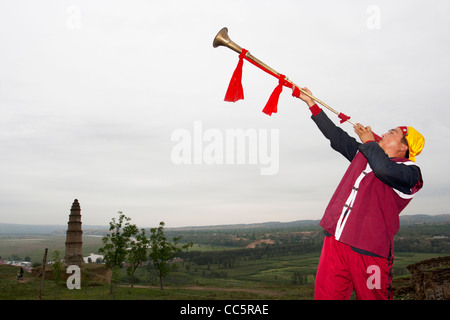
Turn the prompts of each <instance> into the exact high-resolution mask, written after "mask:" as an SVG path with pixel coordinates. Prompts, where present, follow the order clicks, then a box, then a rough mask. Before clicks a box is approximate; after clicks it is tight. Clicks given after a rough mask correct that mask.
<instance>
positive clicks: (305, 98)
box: [292, 87, 316, 108]
mask: <svg viewBox="0 0 450 320" xmlns="http://www.w3.org/2000/svg"><path fill="white" fill-rule="evenodd" d="M301 89H302V90H303V91H305V92H307V93H309V94H310V95H312V93H311V91H310V90H309V89H308V88H306V87H305V88H301ZM294 90H295V87H292V91H294ZM299 98H300V99H302V100H303V101H305V102H306V104H307V105H308V107H310V108H311V107H312V106H313V105H315V104H316V102H315V101H314V100H313V99H311V98H310V97H308V96H307V95H306V94H304V93H303V92H301V91H300V96H299Z"/></svg>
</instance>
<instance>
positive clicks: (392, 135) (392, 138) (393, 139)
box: [378, 127, 408, 156]
mask: <svg viewBox="0 0 450 320" xmlns="http://www.w3.org/2000/svg"><path fill="white" fill-rule="evenodd" d="M402 139H403V131H402V129H400V128H399V127H397V128H395V129H391V130H389V131H388V132H387V133H385V134H383V135H382V136H381V140H380V141H379V142H378V144H379V145H380V147H381V148H383V150H384V151H385V152H386V153H387V154H388V155H390V156H394V154H395V153H396V152H405V151H406V150H407V149H408V147H407V146H406V145H405V144H404V143H402Z"/></svg>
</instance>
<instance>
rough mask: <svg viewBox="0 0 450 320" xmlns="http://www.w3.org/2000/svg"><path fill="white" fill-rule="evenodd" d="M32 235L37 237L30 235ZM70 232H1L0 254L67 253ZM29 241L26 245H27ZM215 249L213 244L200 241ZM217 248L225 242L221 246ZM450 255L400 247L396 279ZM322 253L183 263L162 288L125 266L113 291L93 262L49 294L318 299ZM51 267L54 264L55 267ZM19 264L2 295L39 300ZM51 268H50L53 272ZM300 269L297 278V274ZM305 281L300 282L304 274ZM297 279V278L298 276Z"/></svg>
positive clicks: (1, 271) (3, 281)
mask: <svg viewBox="0 0 450 320" xmlns="http://www.w3.org/2000/svg"><path fill="white" fill-rule="evenodd" d="M30 239H32V240H30ZM64 242H65V236H64V235H34V236H31V235H30V236H26V237H24V236H23V235H21V236H20V237H19V236H0V256H1V257H2V258H6V257H8V256H11V255H16V256H19V257H22V258H23V257H25V256H29V257H31V261H32V262H41V261H42V257H43V253H44V249H43V248H46V247H47V248H49V257H51V254H52V253H53V251H54V250H59V251H60V252H61V253H62V254H63V253H64ZM83 242H84V243H83V253H84V254H85V255H88V254H89V253H91V252H97V248H98V247H100V246H101V238H98V237H84V238H83ZM24 244H26V245H24ZM197 249H200V250H205V251H210V250H212V249H213V248H211V247H208V246H205V245H203V246H198V248H197ZM214 249H215V250H219V249H220V248H218V247H215V248H214ZM445 255H448V254H446V253H441V254H436V253H396V256H395V261H394V285H395V283H397V284H398V285H401V286H403V285H408V283H409V277H408V275H409V273H408V271H407V269H406V266H407V265H409V264H412V263H416V262H418V261H422V260H426V259H430V258H435V257H438V256H445ZM318 261H319V253H318V252H316V253H307V254H302V255H290V256H282V257H276V258H265V259H259V260H245V259H242V260H241V261H240V262H239V264H238V265H237V266H235V267H233V268H220V266H219V265H215V264H212V265H209V266H207V265H194V264H193V263H187V262H186V263H180V264H179V268H178V269H177V270H176V271H174V272H172V273H170V274H169V275H168V276H167V277H166V279H165V281H164V283H165V288H164V290H160V288H159V286H158V281H157V278H156V275H155V274H154V273H153V274H152V273H150V272H149V271H148V270H146V268H140V269H138V271H137V273H136V277H137V280H138V281H136V282H135V286H134V288H131V287H130V285H129V283H128V282H127V281H128V280H127V278H126V275H125V270H123V274H122V281H121V283H119V284H118V285H116V286H115V290H114V294H110V293H109V284H108V283H107V281H106V277H105V269H104V267H103V265H96V264H88V265H85V266H84V267H83V268H82V277H81V279H82V283H81V290H76V289H74V290H69V289H67V287H66V284H65V281H62V282H60V283H55V281H53V280H52V279H51V278H50V277H49V278H46V280H45V281H44V288H43V292H42V299H43V300H248V299H251V300H254V299H256V300H260V299H264V300H299V299H305V300H309V299H313V294H314V275H315V272H316V270H317V264H318ZM49 268H50V267H49ZM18 270H19V268H18V267H12V266H6V265H0V300H14V299H18V300H37V299H38V297H39V286H40V280H41V278H39V277H35V276H33V275H32V274H29V273H25V276H24V279H23V280H21V281H18V280H16V274H17V273H18ZM48 274H50V273H48ZM294 275H297V278H295V277H294ZM299 275H300V276H301V277H302V282H301V283H299V282H298V276H299ZM294 280H296V281H297V282H296V283H294V282H293V281H294Z"/></svg>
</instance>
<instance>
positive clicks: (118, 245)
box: [99, 211, 138, 293]
mask: <svg viewBox="0 0 450 320" xmlns="http://www.w3.org/2000/svg"><path fill="white" fill-rule="evenodd" d="M130 220H131V218H128V217H126V216H125V215H124V214H123V213H122V211H119V220H118V221H116V219H115V218H112V221H111V222H110V223H109V231H110V232H111V233H109V234H107V235H106V236H104V237H103V238H102V241H103V244H104V245H103V247H102V248H100V249H99V252H100V253H103V255H104V260H105V266H106V268H108V269H110V270H111V272H112V277H111V285H110V290H109V292H110V293H113V282H114V280H115V279H117V278H118V274H117V273H118V271H119V268H121V267H122V264H123V262H124V261H125V258H126V256H127V248H128V247H129V246H130V238H131V237H132V236H134V235H135V234H136V233H137V232H138V229H137V227H136V225H134V224H130V222H129V221H130Z"/></svg>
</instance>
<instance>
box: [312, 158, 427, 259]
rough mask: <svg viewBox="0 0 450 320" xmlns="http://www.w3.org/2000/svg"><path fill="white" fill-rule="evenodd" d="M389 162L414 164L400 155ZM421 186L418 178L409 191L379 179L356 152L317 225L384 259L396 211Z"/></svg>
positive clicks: (390, 252) (397, 223)
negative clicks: (395, 187)
mask: <svg viewBox="0 0 450 320" xmlns="http://www.w3.org/2000/svg"><path fill="white" fill-rule="evenodd" d="M393 161H395V162H398V163H403V165H416V164H415V163H414V162H412V161H409V160H408V159H404V158H395V159H393ZM421 188H422V181H419V182H418V183H417V184H416V186H415V187H414V188H413V189H412V190H411V193H410V194H404V193H401V192H400V191H398V190H395V189H393V188H392V187H390V186H388V185H387V184H385V183H383V182H382V181H381V180H379V179H378V178H377V177H376V176H375V174H374V173H373V172H372V169H371V168H370V166H369V165H368V162H367V158H366V157H365V156H364V155H363V154H362V153H361V152H358V153H357V154H356V156H355V158H354V159H353V161H352V162H351V164H350V166H349V167H348V169H347V171H346V173H345V175H344V177H343V178H342V180H341V182H340V184H339V186H338V187H337V189H336V191H335V192H334V195H333V197H332V198H331V200H330V203H329V204H328V206H327V208H326V210H325V213H324V216H323V218H322V220H321V222H320V225H321V226H322V227H323V228H324V229H325V231H327V232H328V233H330V234H331V235H333V236H334V237H335V238H336V240H338V241H340V242H343V243H345V244H348V245H350V246H352V247H355V248H358V249H361V250H365V251H369V252H371V253H375V254H377V255H380V256H382V257H385V258H388V257H389V255H393V251H394V236H395V234H396V233H397V231H398V229H399V227H400V221H399V214H400V212H401V211H402V210H403V209H404V208H405V207H406V205H407V204H408V203H409V202H410V201H411V199H412V198H413V196H414V195H415V194H416V193H417V191H419V190H420V189H421Z"/></svg>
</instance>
